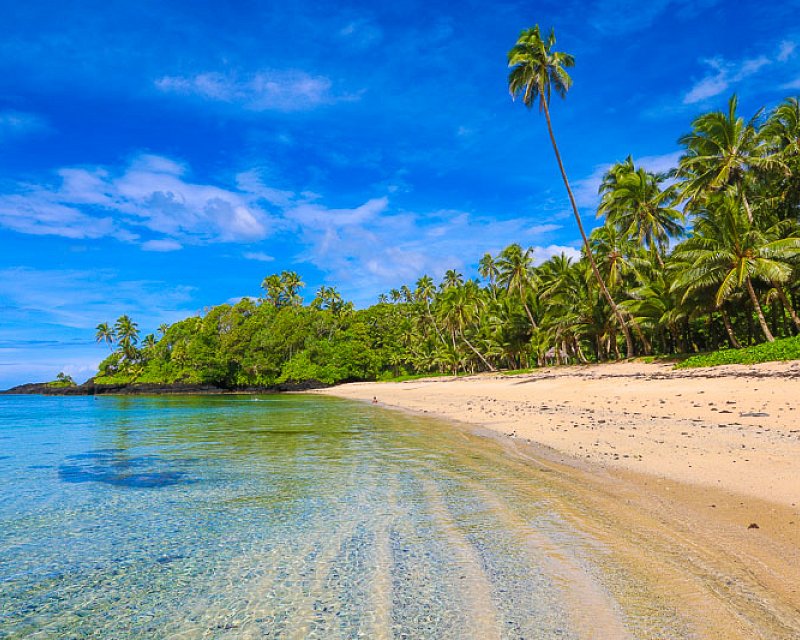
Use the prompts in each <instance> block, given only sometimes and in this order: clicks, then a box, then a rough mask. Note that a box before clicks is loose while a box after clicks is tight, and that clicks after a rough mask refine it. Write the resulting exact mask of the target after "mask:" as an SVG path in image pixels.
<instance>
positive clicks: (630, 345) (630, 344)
mask: <svg viewBox="0 0 800 640" xmlns="http://www.w3.org/2000/svg"><path fill="white" fill-rule="evenodd" d="M541 101H542V107H543V108H544V117H545V119H546V120H547V132H548V133H549V134H550V142H552V144H553V151H554V152H555V154H556V160H557V161H558V169H559V170H560V171H561V178H562V179H563V180H564V186H565V187H566V188H567V194H568V195H569V201H570V204H571V205H572V213H573V214H575V222H576V223H577V224H578V231H580V233H581V238H582V239H583V246H584V248H585V249H586V258H587V259H588V260H589V264H590V265H591V267H592V273H593V274H594V277H595V279H596V280H597V284H598V285H600V291H602V292H603V297H605V299H606V301H607V302H608V304H609V306H610V307H611V310H612V311H613V312H614V316H615V317H616V318H617V322H619V326H620V328H621V329H622V333H623V334H624V335H625V344H626V346H627V350H628V356H627V357H628V358H632V357H633V356H634V355H635V352H634V347H633V338H632V337H631V332H630V330H629V329H628V325H626V324H625V319H624V318H623V317H622V314H621V313H620V311H619V308H618V307H617V304H616V302H614V299H613V298H612V297H611V294H610V293H609V291H608V287H606V283H605V282H604V281H603V276H601V275H600V271H599V270H598V268H597V264H596V263H595V261H594V256H593V255H592V249H591V247H590V246H589V238H587V237H586V232H585V231H584V230H583V222H582V221H581V214H580V213H579V212H578V205H577V204H576V202H575V196H574V195H573V193H572V189H571V188H570V186H569V180H568V179H567V172H566V171H565V170H564V163H563V162H562V160H561V153H559V151H558V145H557V144H556V137H555V135H554V134H553V123H552V122H551V121H550V108H549V107H548V105H547V99H546V98H545V96H544V95H542V97H541Z"/></svg>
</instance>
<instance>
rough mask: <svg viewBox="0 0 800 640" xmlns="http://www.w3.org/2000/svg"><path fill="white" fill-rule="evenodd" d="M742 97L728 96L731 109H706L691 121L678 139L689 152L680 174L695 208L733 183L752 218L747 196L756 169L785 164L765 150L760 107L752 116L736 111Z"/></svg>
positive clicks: (682, 162) (690, 202) (766, 168)
mask: <svg viewBox="0 0 800 640" xmlns="http://www.w3.org/2000/svg"><path fill="white" fill-rule="evenodd" d="M738 104H739V100H738V98H737V97H736V95H735V94H734V95H733V96H731V98H730V100H728V111H727V113H725V112H723V111H713V112H711V113H704V114H703V115H701V116H698V117H697V118H695V120H694V122H692V131H691V132H690V133H687V134H686V135H684V136H682V137H681V138H680V139H679V142H680V144H682V145H683V146H684V147H686V153H685V154H684V155H683V156H681V158H680V160H679V162H678V170H677V174H676V175H677V176H678V177H679V178H681V179H682V180H683V183H682V184H681V192H682V196H683V198H684V199H685V200H686V201H687V203H688V205H689V207H690V208H692V209H697V208H701V207H703V206H704V200H705V199H706V198H708V197H709V195H711V194H713V193H717V192H720V191H723V190H725V189H727V188H728V187H733V188H734V189H735V190H736V193H737V194H738V196H739V198H740V199H741V201H742V205H743V206H744V209H745V212H746V213H747V219H748V220H749V221H750V222H753V210H752V207H751V203H750V200H749V198H748V195H747V194H748V184H747V183H748V180H749V177H750V176H751V175H752V173H753V172H754V171H766V170H768V169H774V168H776V167H781V166H783V162H782V160H781V159H780V158H779V157H777V156H776V155H774V154H769V153H767V152H766V147H765V144H764V141H763V139H762V138H761V137H760V136H759V135H758V130H757V128H756V121H757V119H758V118H759V117H760V115H761V110H759V111H758V112H757V113H756V114H755V115H754V116H753V117H752V118H751V119H750V120H748V121H747V122H745V121H744V118H742V117H740V116H738V115H737V114H736V108H737V106H738Z"/></svg>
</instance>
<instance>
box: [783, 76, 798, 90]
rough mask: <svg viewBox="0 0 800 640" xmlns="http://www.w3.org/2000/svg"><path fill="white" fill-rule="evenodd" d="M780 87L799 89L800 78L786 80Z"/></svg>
mask: <svg viewBox="0 0 800 640" xmlns="http://www.w3.org/2000/svg"><path fill="white" fill-rule="evenodd" d="M781 89H800V78H798V79H797V80H793V81H792V82H787V83H786V84H784V85H781Z"/></svg>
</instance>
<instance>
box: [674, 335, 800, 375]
mask: <svg viewBox="0 0 800 640" xmlns="http://www.w3.org/2000/svg"><path fill="white" fill-rule="evenodd" d="M776 360H800V336H795V337H793V338H784V339H782V340H775V342H764V343H762V344H757V345H754V346H752V347H745V348H743V349H720V350H719V351H714V352H713V353H704V354H698V355H696V356H691V357H690V358H687V359H686V360H684V361H683V362H680V363H678V364H677V365H675V366H676V368H679V369H684V368H690V367H715V366H717V365H720V364H757V363H759V362H774V361H776Z"/></svg>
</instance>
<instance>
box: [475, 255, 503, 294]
mask: <svg viewBox="0 0 800 640" xmlns="http://www.w3.org/2000/svg"><path fill="white" fill-rule="evenodd" d="M478 274H479V275H480V276H481V278H485V279H486V280H488V281H489V288H490V289H491V291H492V293H493V294H494V293H495V284H496V283H497V278H498V276H499V275H500V270H499V269H498V268H497V263H496V262H495V259H494V256H493V255H492V254H491V253H484V254H483V257H482V258H481V259H480V262H478Z"/></svg>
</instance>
